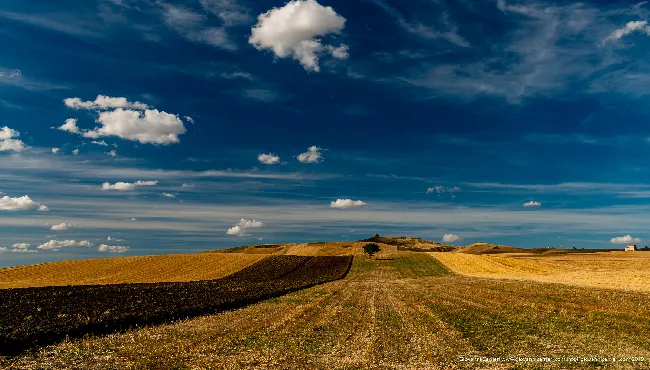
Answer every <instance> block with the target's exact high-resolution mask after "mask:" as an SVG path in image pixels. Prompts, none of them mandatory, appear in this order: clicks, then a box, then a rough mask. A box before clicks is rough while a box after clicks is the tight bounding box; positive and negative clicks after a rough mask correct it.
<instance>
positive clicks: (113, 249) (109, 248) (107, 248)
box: [97, 244, 130, 253]
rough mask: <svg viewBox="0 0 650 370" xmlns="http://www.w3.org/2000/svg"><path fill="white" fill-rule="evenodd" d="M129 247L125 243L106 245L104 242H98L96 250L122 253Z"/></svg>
mask: <svg viewBox="0 0 650 370" xmlns="http://www.w3.org/2000/svg"><path fill="white" fill-rule="evenodd" d="M129 249H130V248H129V247H127V246H125V245H106V244H100V245H99V248H97V251H99V252H110V253H124V252H126V251H128V250H129Z"/></svg>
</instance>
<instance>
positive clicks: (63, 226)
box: [50, 222, 72, 231]
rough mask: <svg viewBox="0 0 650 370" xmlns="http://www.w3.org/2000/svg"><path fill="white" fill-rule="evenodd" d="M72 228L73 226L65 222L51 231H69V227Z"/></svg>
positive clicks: (54, 226) (53, 227)
mask: <svg viewBox="0 0 650 370" xmlns="http://www.w3.org/2000/svg"><path fill="white" fill-rule="evenodd" d="M70 226H72V225H70V224H66V223H65V222H61V223H60V224H56V225H52V228H51V229H50V230H56V231H58V230H67V229H68V227H70Z"/></svg>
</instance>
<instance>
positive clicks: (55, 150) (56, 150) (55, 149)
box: [52, 148, 60, 154]
mask: <svg viewBox="0 0 650 370" xmlns="http://www.w3.org/2000/svg"><path fill="white" fill-rule="evenodd" d="M59 150H60V149H59V148H52V154H56V153H58V152H59Z"/></svg>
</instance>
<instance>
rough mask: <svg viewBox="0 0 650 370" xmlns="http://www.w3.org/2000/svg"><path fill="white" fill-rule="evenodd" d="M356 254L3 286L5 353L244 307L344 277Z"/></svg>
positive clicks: (1, 341) (0, 333) (0, 307)
mask: <svg viewBox="0 0 650 370" xmlns="http://www.w3.org/2000/svg"><path fill="white" fill-rule="evenodd" d="M351 263H352V257H351V256H349V257H303V256H271V257H269V258H266V259H264V260H262V261H260V262H257V263H255V264H253V265H251V266H249V267H247V268H245V269H243V270H241V271H239V272H237V273H234V274H232V275H230V276H227V277H225V278H222V279H217V280H205V281H194V282H186V283H146V284H114V285H83V286H63V287H42V288H18V289H3V290H0V312H4V313H7V314H6V315H2V316H0V355H4V356H7V355H15V354H18V353H20V352H22V351H24V350H27V349H30V348H33V347H35V346H43V345H48V344H52V343H55V342H58V341H60V340H62V339H65V338H66V337H70V338H75V337H82V336H84V335H87V334H106V333H111V332H115V331H120V330H124V329H128V328H133V327H136V326H144V325H152V324H159V323H163V322H167V321H173V320H178V319H183V318H188V317H194V316H199V315H206V314H211V313H215V312H218V311H222V310H226V309H230V308H235V307H241V306H244V305H247V304H250V303H253V302H257V301H260V300H263V299H267V298H271V297H275V296H279V295H282V294H285V293H288V292H292V291H296V290H299V289H303V288H306V287H310V286H314V285H317V284H321V283H324V282H328V281H332V280H336V279H340V278H342V277H344V276H345V274H346V273H347V271H348V270H349V268H350V266H351Z"/></svg>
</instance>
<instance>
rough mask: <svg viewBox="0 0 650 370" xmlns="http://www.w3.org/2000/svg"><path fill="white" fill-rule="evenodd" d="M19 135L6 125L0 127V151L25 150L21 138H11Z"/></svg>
mask: <svg viewBox="0 0 650 370" xmlns="http://www.w3.org/2000/svg"><path fill="white" fill-rule="evenodd" d="M18 136H20V132H18V131H16V130H14V129H11V128H9V127H7V126H4V127H2V128H0V152H22V151H23V150H25V143H23V142H22V140H18V139H13V138H15V137H18Z"/></svg>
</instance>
